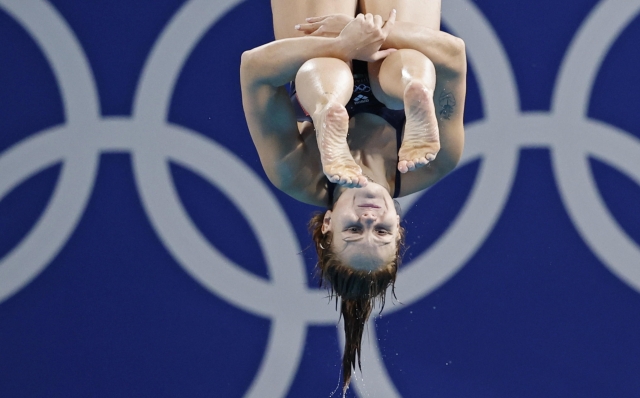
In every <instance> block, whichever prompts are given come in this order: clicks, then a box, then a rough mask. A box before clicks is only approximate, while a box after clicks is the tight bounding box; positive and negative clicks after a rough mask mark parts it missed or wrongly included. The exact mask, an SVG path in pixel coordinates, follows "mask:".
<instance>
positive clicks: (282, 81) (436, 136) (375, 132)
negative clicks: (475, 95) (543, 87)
mask: <svg viewBox="0 0 640 398" xmlns="http://www.w3.org/2000/svg"><path fill="white" fill-rule="evenodd" d="M271 6H272V11H273V24H274V32H275V37H276V41H274V42H271V43H268V44H265V45H263V46H260V47H257V48H255V49H252V50H249V51H246V52H245V53H244V54H243V55H242V64H241V73H240V74H241V86H242V98H243V106H244V111H245V116H246V119H247V124H248V126H249V131H250V132H251V136H252V138H253V142H254V144H255V146H256V149H257V151H258V154H259V156H260V160H261V163H262V166H263V168H264V170H265V173H266V174H267V176H268V178H269V179H270V181H271V182H272V183H273V184H274V185H275V186H276V187H277V188H279V189H280V190H282V191H283V192H285V193H287V194H288V195H290V196H292V197H293V198H295V199H297V200H300V201H302V202H305V203H308V204H312V205H316V206H321V207H325V208H326V209H327V210H326V211H325V212H323V213H319V214H316V215H315V216H313V218H312V219H311V221H310V229H311V231H312V235H313V239H314V242H315V247H316V251H317V253H318V270H319V274H320V277H321V283H323V284H324V285H326V286H327V287H328V288H329V289H330V290H331V294H332V295H334V294H335V295H337V296H339V297H340V300H341V312H342V316H343V317H344V326H345V335H346V343H345V350H344V356H343V380H344V387H343V392H344V391H346V389H347V388H348V386H349V382H350V379H351V372H352V369H354V368H355V363H356V356H357V360H358V364H359V363H360V358H359V355H360V347H361V340H362V334H363V331H364V326H365V324H366V322H367V319H368V317H369V315H370V313H371V309H372V307H373V305H374V304H375V300H376V299H378V300H380V301H381V304H382V305H384V299H385V292H386V290H387V288H388V287H389V286H392V287H393V284H394V282H395V278H396V274H397V270H398V266H399V264H400V249H401V247H402V244H403V240H404V230H403V228H402V227H401V225H400V216H399V214H398V209H397V208H396V205H395V203H394V202H395V201H394V200H393V197H400V196H405V195H409V194H411V193H414V192H418V191H421V190H423V189H426V188H427V187H429V186H431V185H433V184H434V183H436V182H437V181H438V180H440V179H441V178H442V177H444V176H445V175H446V174H447V173H449V172H450V171H451V170H453V169H454V167H455V166H456V165H457V163H458V161H459V159H460V157H461V155H462V149H463V146H464V126H463V112H464V100H465V94H466V56H465V50H464V43H463V42H462V40H460V39H458V38H456V37H453V36H451V35H449V34H447V33H444V32H441V31H440V0H414V1H407V0H392V1H388V0H360V2H359V3H358V0H344V1H333V0H295V1H291V0H272V2H271ZM357 11H360V12H362V13H363V14H358V15H357V16H356V12H357ZM380 15H384V16H388V20H387V21H386V22H385V21H383V19H382V17H381V16H380ZM396 19H397V20H396ZM289 82H291V87H290V90H287V87H286V86H287V84H288V83H289Z"/></svg>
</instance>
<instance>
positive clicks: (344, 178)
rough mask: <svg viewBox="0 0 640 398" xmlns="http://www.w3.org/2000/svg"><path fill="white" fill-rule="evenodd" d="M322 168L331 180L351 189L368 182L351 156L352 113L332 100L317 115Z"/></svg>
mask: <svg viewBox="0 0 640 398" xmlns="http://www.w3.org/2000/svg"><path fill="white" fill-rule="evenodd" d="M313 124H314V126H315V128H316V140H317V141H318V149H319V150H320V159H321V161H322V170H323V172H324V174H325V175H326V176H327V178H328V179H329V181H331V182H333V183H336V184H339V185H342V186H345V187H347V188H361V187H364V186H365V185H367V178H366V177H365V176H363V175H362V169H361V168H360V166H358V165H357V164H356V162H355V160H353V156H351V152H350V151H349V145H348V144H347V133H348V132H349V114H348V113H347V110H346V109H345V107H344V106H342V105H340V104H338V103H335V102H334V103H329V104H327V105H326V106H325V107H324V108H322V109H321V110H320V112H317V113H316V114H315V115H314V118H313Z"/></svg>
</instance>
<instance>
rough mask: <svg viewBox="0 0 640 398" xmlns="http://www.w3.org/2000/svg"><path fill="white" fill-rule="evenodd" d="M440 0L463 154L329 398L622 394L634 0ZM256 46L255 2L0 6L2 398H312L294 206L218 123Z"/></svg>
mask: <svg viewBox="0 0 640 398" xmlns="http://www.w3.org/2000/svg"><path fill="white" fill-rule="evenodd" d="M443 3H444V4H443V24H444V28H445V29H446V30H448V31H450V32H452V33H454V34H456V35H458V36H460V37H462V38H463V39H464V40H465V42H466V43H467V51H468V59H469V79H468V80H469V86H468V95H467V104H466V115H465V120H466V132H467V145H466V148H465V157H464V159H463V161H462V162H461V164H460V166H459V167H458V169H457V170H455V171H454V172H453V173H452V174H451V175H450V176H448V177H447V178H446V179H445V180H443V181H442V182H440V183H439V184H437V185H436V186H435V187H433V188H432V189H430V190H429V191H427V192H426V193H423V194H421V195H416V196H413V197H409V198H405V199H404V200H403V208H404V211H405V221H404V222H405V226H406V228H407V230H408V245H409V249H408V251H407V254H406V257H405V261H404V266H403V268H402V271H401V273H400V275H399V279H398V283H397V286H396V293H397V300H388V302H387V306H386V307H385V309H384V311H383V313H382V316H381V317H378V318H377V319H375V320H372V322H371V324H370V325H369V328H368V331H367V332H366V334H365V337H364V346H365V347H364V349H365V353H364V359H363V374H362V375H361V374H360V373H357V380H356V381H355V383H354V388H352V389H351V390H350V391H349V393H348V396H350V397H352V396H359V397H365V396H370V397H393V396H402V397H505V398H511V397H527V398H528V397H531V398H537V397H636V396H640V378H639V377H638V374H639V373H640V363H639V362H638V358H640V344H638V335H639V334H640V316H639V314H640V205H639V203H640V94H639V93H640V77H639V76H640V75H639V74H638V72H637V71H638V70H640V52H639V51H638V43H639V42H640V18H638V15H640V14H639V12H640V1H639V0H601V1H597V0H580V1H571V2H560V3H561V4H559V3H558V2H557V1H553V0H536V1H533V0H521V1H507V0H476V1H471V0H444V1H443ZM270 40H272V33H271V15H270V8H269V2H268V1H266V0H247V1H245V2H241V1H237V0H224V1H218V0H214V1H210V0H192V1H187V2H183V1H180V0H162V1H158V0H136V1H124V0H110V1H91V2H90V1H82V2H80V1H72V0H52V1H50V2H44V1H37V0H0V60H1V61H0V396H2V397H88V396H91V397H134V396H135V397H205V396H206V397H241V396H251V397H281V396H287V397H326V396H329V395H330V394H331V393H332V392H334V391H335V389H336V388H337V387H338V384H339V377H340V356H341V354H340V339H341V337H340V331H341V329H340V328H341V325H339V324H338V313H337V312H335V307H334V305H335V304H334V303H332V302H331V303H330V302H328V300H327V297H326V296H327V293H326V292H325V291H323V290H319V289H317V282H316V281H314V280H313V265H314V261H315V259H314V254H313V252H312V249H310V248H309V236H308V234H307V232H306V230H305V221H306V219H307V218H308V217H309V215H310V213H312V212H313V211H315V210H317V209H314V208H313V207H310V206H307V205H303V204H300V203H297V202H296V201H294V200H292V199H290V198H288V197H287V196H285V195H283V194H281V193H280V192H278V191H276V190H274V189H273V188H272V187H271V186H270V185H269V183H268V181H267V180H266V177H265V175H264V172H263V171H262V169H261V166H260V164H259V161H258V158H257V154H256V151H255V149H254V148H253V145H252V143H251V140H250V137H249V134H248V131H247V128H246V124H245V122H244V117H243V113H242V106H241V99H240V91H239V75H238V66H239V60H240V55H241V53H242V51H244V50H246V49H249V48H252V47H255V46H258V45H260V44H263V43H265V42H267V41H270ZM337 325H338V326H337ZM363 377H364V380H362V378H363ZM338 395H339V394H337V393H336V394H335V396H338Z"/></svg>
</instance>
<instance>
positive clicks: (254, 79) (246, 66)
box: [240, 10, 395, 87]
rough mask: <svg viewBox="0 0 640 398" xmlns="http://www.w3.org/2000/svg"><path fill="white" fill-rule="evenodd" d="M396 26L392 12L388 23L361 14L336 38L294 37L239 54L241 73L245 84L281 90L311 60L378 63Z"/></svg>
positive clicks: (386, 52) (379, 18)
mask: <svg viewBox="0 0 640 398" xmlns="http://www.w3.org/2000/svg"><path fill="white" fill-rule="evenodd" d="M394 22H395V10H394V11H392V12H391V15H390V16H389V20H388V21H387V22H383V21H382V18H381V17H380V16H373V15H371V14H368V15H366V16H364V15H362V14H360V15H358V16H357V17H356V18H354V19H352V20H351V22H349V23H348V24H347V25H346V26H345V27H344V29H343V30H342V31H341V32H340V34H339V35H338V36H337V37H334V38H328V37H312V36H305V37H296V38H290V39H283V40H277V41H274V42H271V43H268V44H265V45H263V46H260V47H257V48H254V49H253V50H249V51H246V52H245V53H243V54H242V61H241V66H240V73H241V77H242V81H243V83H244V84H248V85H251V84H256V85H261V84H269V85H271V86H274V87H279V86H283V85H284V84H286V83H287V82H290V81H292V80H294V78H295V75H296V73H297V72H298V69H300V67H301V66H302V64H304V63H305V62H306V61H308V60H310V59H312V58H320V57H331V58H338V59H342V60H344V61H350V60H352V59H359V60H363V61H377V60H380V59H382V58H384V57H386V56H387V55H388V54H390V53H391V52H392V51H393V49H386V50H384V51H380V46H381V45H382V43H383V42H384V40H385V39H386V37H387V36H388V35H389V33H390V31H391V28H392V27H393V25H394Z"/></svg>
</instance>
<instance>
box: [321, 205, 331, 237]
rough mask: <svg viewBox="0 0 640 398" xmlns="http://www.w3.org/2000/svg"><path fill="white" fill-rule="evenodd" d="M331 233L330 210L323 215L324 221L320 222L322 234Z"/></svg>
mask: <svg viewBox="0 0 640 398" xmlns="http://www.w3.org/2000/svg"><path fill="white" fill-rule="evenodd" d="M329 231H331V210H327V212H326V213H324V219H323V220H322V233H323V234H326V233H327V232H329Z"/></svg>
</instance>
